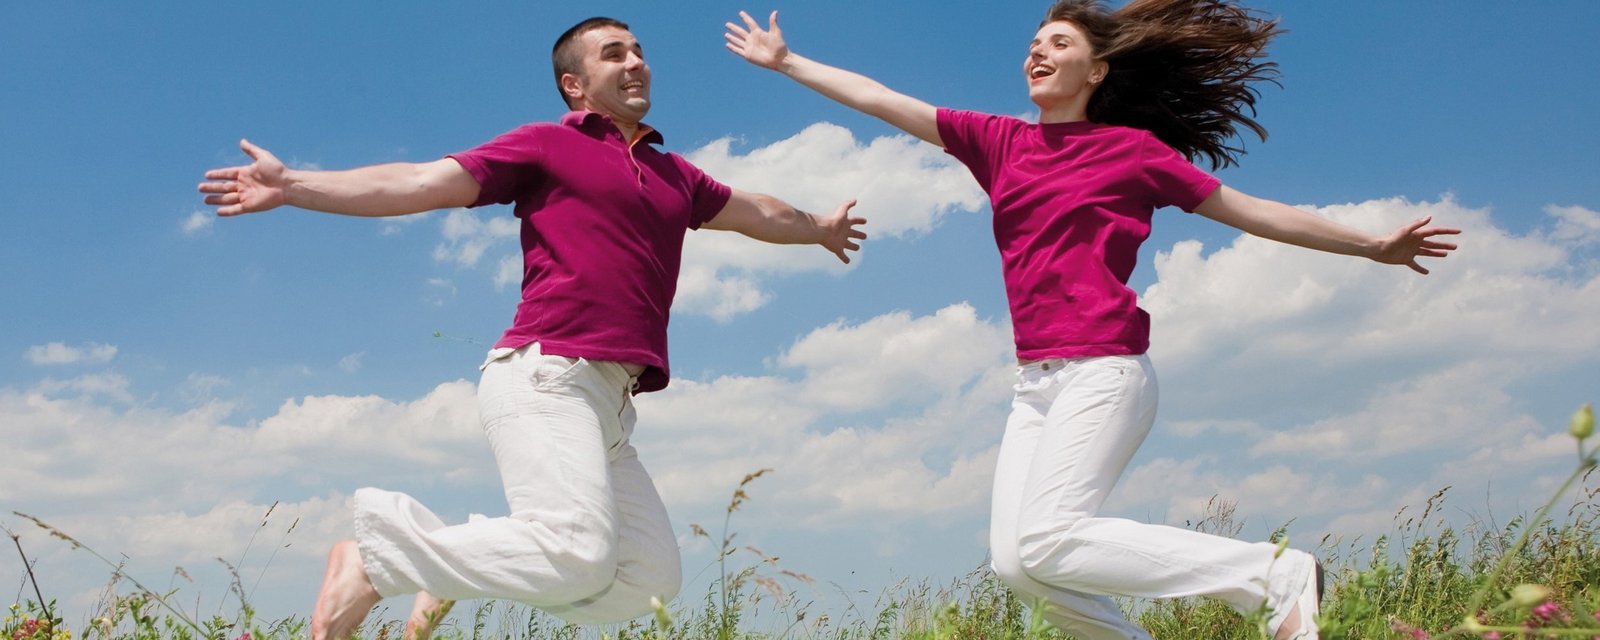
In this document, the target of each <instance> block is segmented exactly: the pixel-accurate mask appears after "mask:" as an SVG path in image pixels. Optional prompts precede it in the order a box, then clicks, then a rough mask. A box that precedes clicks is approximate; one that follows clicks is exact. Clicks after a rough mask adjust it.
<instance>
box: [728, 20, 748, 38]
mask: <svg viewBox="0 0 1600 640" xmlns="http://www.w3.org/2000/svg"><path fill="white" fill-rule="evenodd" d="M722 26H724V27H726V28H727V29H728V32H727V33H724V34H722V35H723V37H727V38H732V37H733V36H738V37H739V38H740V39H744V38H748V37H750V32H749V31H745V30H744V27H741V26H739V25H736V24H734V23H732V22H724V23H722Z"/></svg>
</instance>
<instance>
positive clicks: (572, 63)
mask: <svg viewBox="0 0 1600 640" xmlns="http://www.w3.org/2000/svg"><path fill="white" fill-rule="evenodd" d="M605 27H616V28H618V29H622V30H623V31H630V29H629V28H628V25H627V23H625V22H623V21H621V20H616V19H613V18H606V17H601V16H595V17H593V18H589V19H588V20H584V21H583V22H579V23H578V24H575V25H572V28H571V29H567V31H566V32H565V33H562V34H561V37H559V38H556V46H554V47H552V48H551V49H550V66H551V67H554V68H555V72H556V91H557V92H558V93H560V94H561V101H562V102H565V103H567V108H569V109H570V108H572V107H573V104H572V98H570V97H568V96H567V92H566V91H564V90H563V89H562V88H561V76H563V75H566V74H569V73H570V74H572V75H575V76H578V77H583V51H582V49H581V47H579V45H578V37H579V36H582V35H583V34H585V33H588V32H590V31H594V30H595V29H603V28H605Z"/></svg>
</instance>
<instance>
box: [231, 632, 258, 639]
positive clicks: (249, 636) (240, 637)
mask: <svg viewBox="0 0 1600 640" xmlns="http://www.w3.org/2000/svg"><path fill="white" fill-rule="evenodd" d="M233 640H254V639H253V638H252V636H251V635H250V632H249V631H246V632H244V633H241V634H239V637H237V638H234V639H233Z"/></svg>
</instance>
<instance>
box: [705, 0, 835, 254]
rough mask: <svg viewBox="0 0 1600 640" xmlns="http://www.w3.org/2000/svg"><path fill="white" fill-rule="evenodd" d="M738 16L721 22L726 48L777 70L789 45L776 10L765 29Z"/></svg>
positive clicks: (753, 20) (743, 16)
mask: <svg viewBox="0 0 1600 640" xmlns="http://www.w3.org/2000/svg"><path fill="white" fill-rule="evenodd" d="M739 17H740V18H742V19H744V25H745V26H743V27H740V26H739V25H736V24H734V23H732V22H728V23H724V24H723V26H725V27H727V28H728V32H727V33H724V34H722V38H723V39H724V40H727V41H728V50H729V51H732V52H734V53H735V54H738V55H739V57H741V58H744V59H745V60H749V61H750V63H751V64H754V65H757V66H761V67H766V68H768V69H772V70H777V69H778V67H779V66H780V65H782V64H783V59H784V58H785V57H788V55H789V45H787V44H785V43H784V42H783V30H782V29H779V28H778V12H777V11H773V12H772V16H771V17H770V18H768V19H767V28H766V29H762V28H761V25H760V24H758V23H757V22H756V20H755V18H752V17H750V14H748V13H745V12H743V11H740V12H739ZM846 262H849V261H848V260H846Z"/></svg>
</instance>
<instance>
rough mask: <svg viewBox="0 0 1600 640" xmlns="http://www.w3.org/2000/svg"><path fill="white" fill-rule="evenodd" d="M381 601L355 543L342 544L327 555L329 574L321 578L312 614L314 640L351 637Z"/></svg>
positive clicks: (312, 638)
mask: <svg viewBox="0 0 1600 640" xmlns="http://www.w3.org/2000/svg"><path fill="white" fill-rule="evenodd" d="M382 599H383V596H380V595H378V590H377V589H374V588H373V587H372V581H371V580H370V579H368V578H367V570H366V568H365V567H363V566H361V551H360V550H359V549H357V548H356V541H354V540H341V541H340V542H339V543H338V544H335V545H333V551H331V552H329V553H328V572H327V573H325V574H323V576H322V590H321V591H318V592H317V605H316V607H315V608H314V609H313V610H312V612H311V640H341V639H343V638H345V637H347V636H349V635H350V634H351V633H354V632H355V630H356V627H359V626H361V621H362V620H364V619H366V617H367V613H368V612H370V611H372V607H374V606H376V605H377V604H378V601H379V600H382Z"/></svg>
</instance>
